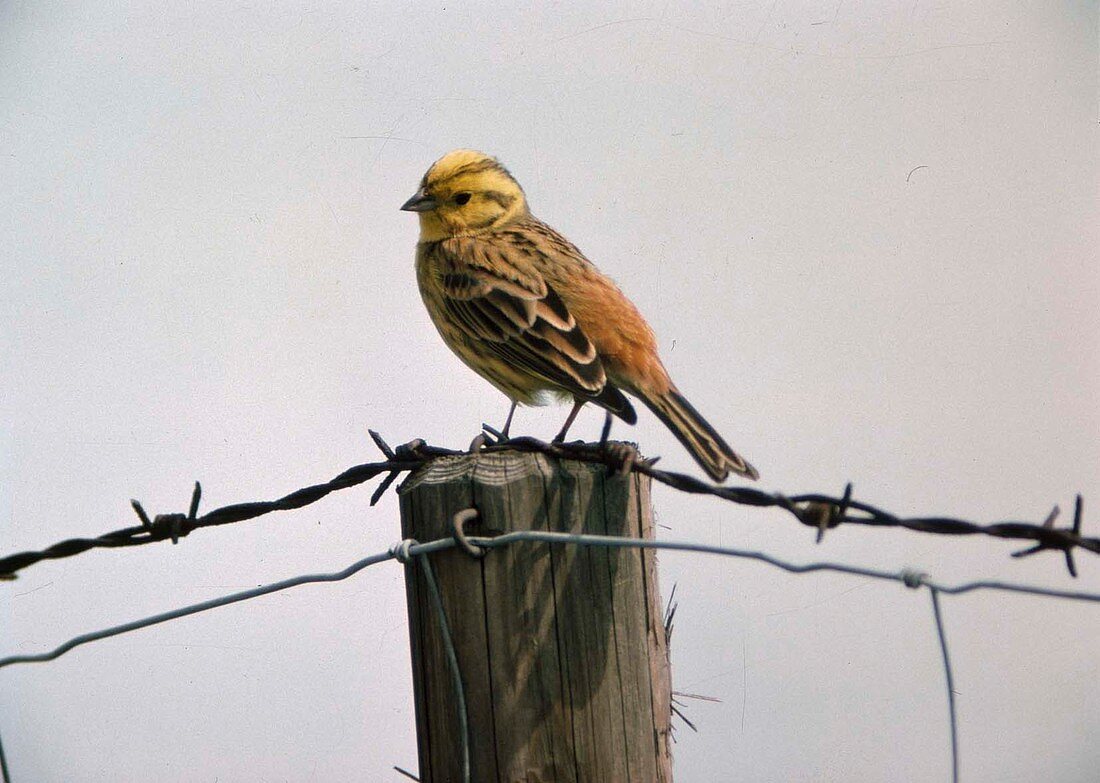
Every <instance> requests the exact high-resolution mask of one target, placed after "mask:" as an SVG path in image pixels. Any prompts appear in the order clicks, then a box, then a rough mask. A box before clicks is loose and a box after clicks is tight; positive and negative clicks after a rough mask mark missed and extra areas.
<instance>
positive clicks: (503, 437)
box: [478, 424, 509, 446]
mask: <svg viewBox="0 0 1100 783" xmlns="http://www.w3.org/2000/svg"><path fill="white" fill-rule="evenodd" d="M481 430H482V432H481V435H479V436H478V437H480V438H482V439H483V440H484V441H488V440H489V437H492V441H491V442H490V443H489V445H490V446H503V445H504V444H506V443H507V442H508V440H509V438H508V428H507V427H505V428H504V430H498V429H497V428H496V427H491V426H489V425H488V424H482V425H481Z"/></svg>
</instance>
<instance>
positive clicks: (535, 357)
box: [436, 237, 607, 398]
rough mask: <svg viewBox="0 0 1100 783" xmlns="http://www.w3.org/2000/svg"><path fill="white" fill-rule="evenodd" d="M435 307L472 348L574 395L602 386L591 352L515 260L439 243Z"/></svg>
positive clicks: (500, 250) (537, 277)
mask: <svg viewBox="0 0 1100 783" xmlns="http://www.w3.org/2000/svg"><path fill="white" fill-rule="evenodd" d="M436 252H438V253H439V254H440V257H439V261H440V262H441V263H440V264H439V265H438V267H437V268H438V270H439V272H440V273H441V278H440V282H441V284H442V291H443V304H444V307H445V308H446V310H447V312H448V314H449V315H450V317H451V321H452V322H453V323H454V324H455V325H456V326H458V327H459V328H460V329H462V331H464V332H465V333H466V335H467V337H469V338H470V339H471V340H472V341H473V342H475V343H476V344H478V345H479V346H481V347H482V348H484V349H485V350H486V351H488V352H489V353H492V354H495V355H496V356H497V357H499V358H500V359H502V360H503V361H505V362H508V363H510V364H512V365H514V366H518V367H522V368H523V369H525V370H527V371H528V372H530V373H532V374H533V375H536V376H538V377H540V378H543V379H545V380H547V381H550V382H551V383H553V384H556V385H558V386H561V387H563V388H565V389H567V390H568V391H570V392H573V393H574V394H576V395H578V396H580V397H587V398H592V397H596V396H598V395H599V394H600V392H601V391H602V390H603V388H604V385H605V384H606V383H607V375H606V373H605V372H604V367H603V363H602V362H601V361H600V357H599V356H598V355H597V354H596V348H595V346H594V345H592V342H591V341H590V340H589V339H588V337H587V336H585V334H584V332H583V331H581V329H580V327H579V326H578V325H577V322H576V320H575V319H574V318H573V316H572V314H570V312H569V310H568V308H566V306H565V303H564V302H562V300H561V297H559V296H558V294H557V292H555V291H554V289H553V288H551V287H550V286H549V285H548V284H547V283H546V281H545V280H544V279H543V277H542V275H541V274H539V272H538V270H537V269H535V268H534V266H533V265H532V264H531V263H530V262H529V261H528V260H526V259H525V258H524V257H523V256H522V254H521V253H519V252H517V251H516V250H515V249H514V248H511V247H509V246H507V245H498V244H496V243H489V242H486V241H484V240H479V239H476V238H474V237H456V238H452V239H447V240H444V241H443V242H440V243H439V246H438V248H437V251H436Z"/></svg>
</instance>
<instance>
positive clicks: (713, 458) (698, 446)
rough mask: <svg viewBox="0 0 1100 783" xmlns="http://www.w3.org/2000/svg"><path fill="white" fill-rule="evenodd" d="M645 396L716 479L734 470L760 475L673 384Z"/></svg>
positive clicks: (720, 478)
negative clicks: (662, 391) (659, 393)
mask: <svg viewBox="0 0 1100 783" xmlns="http://www.w3.org/2000/svg"><path fill="white" fill-rule="evenodd" d="M642 400H643V401H644V402H645V404H646V405H648V406H649V409H650V410H651V411H653V412H654V413H656V414H657V417H658V418H659V419H660V420H661V421H663V422H664V423H665V426H667V427H668V428H669V429H670V430H672V432H673V434H674V435H675V436H676V437H677V438H679V439H680V442H681V443H683V444H684V447H685V448H686V449H687V450H688V451H690V452H691V456H693V457H695V461H696V462H698V463H699V465H700V466H702V468H703V470H705V471H706V472H707V475H708V476H710V477H711V478H712V479H714V480H715V481H717V482H719V483H721V482H723V481H725V480H726V477H727V476H728V475H729V473H730V471H733V472H734V473H737V474H738V475H741V476H745V477H746V478H750V479H757V478H759V477H760V474H759V473H757V472H756V468H754V467H753V466H752V465H750V464H749V463H748V461H747V460H745V458H744V457H742V456H741V455H740V454H738V453H737V452H736V451H734V450H733V449H731V448H730V447H729V445H728V444H727V443H726V442H725V441H724V440H722V436H721V435H719V434H718V433H717V432H715V430H714V427H712V426H710V425H709V424H707V421H706V419H704V418H703V417H702V416H700V415H699V411H697V410H695V408H694V407H693V406H692V404H691V403H690V402H688V401H687V400H686V399H684V396H683V395H682V394H680V392H679V391H677V390H676V387H674V386H673V387H670V388H669V390H668V391H667V392H666V393H665V394H663V395H656V396H653V397H648V396H643V397H642Z"/></svg>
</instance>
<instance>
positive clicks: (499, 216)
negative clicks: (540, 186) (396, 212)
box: [401, 150, 527, 242]
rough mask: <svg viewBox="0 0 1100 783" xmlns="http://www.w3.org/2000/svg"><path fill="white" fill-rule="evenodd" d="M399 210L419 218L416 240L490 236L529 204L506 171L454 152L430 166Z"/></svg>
mask: <svg viewBox="0 0 1100 783" xmlns="http://www.w3.org/2000/svg"><path fill="white" fill-rule="evenodd" d="M401 209H403V210H405V211H407V212H417V213H419V214H420V241H421V242H433V241H436V240H439V239H446V238H447V237H455V236H473V235H475V234H480V233H483V232H485V231H492V230H493V229H495V228H499V227H501V226H503V225H506V224H507V223H510V222H511V221H513V220H515V219H516V218H519V217H523V216H524V215H526V214H527V199H526V198H525V197H524V195H523V188H521V187H520V186H519V183H518V182H516V181H515V180H514V179H513V178H512V175H511V174H509V173H508V169H506V168H504V166H502V165H500V162H499V161H497V159H496V158H492V157H490V156H488V155H485V154H484V153H481V152H475V151H474V150H454V151H453V152H448V153H447V154H446V155H444V156H443V157H442V158H440V159H439V160H437V161H436V162H435V163H433V164H432V167H431V168H430V169H428V172H427V173H426V174H425V175H424V178H423V179H422V180H420V190H418V191H417V192H416V195H415V196H413V197H412V198H410V199H409V200H408V201H406V202H405V203H404V204H403V205H402V207H401Z"/></svg>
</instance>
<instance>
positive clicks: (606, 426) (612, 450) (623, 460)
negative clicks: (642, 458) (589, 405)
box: [599, 411, 638, 476]
mask: <svg viewBox="0 0 1100 783" xmlns="http://www.w3.org/2000/svg"><path fill="white" fill-rule="evenodd" d="M604 415H605V416H606V418H605V419H604V420H603V429H602V430H601V431H600V443H599V448H600V449H602V450H603V451H604V452H605V453H607V454H608V455H609V456H610V457H611V458H612V459H613V460H615V461H616V462H617V463H618V465H616V466H614V467H615V472H617V473H618V474H619V475H620V476H625V475H627V474H628V473H630V471H631V469H632V468H633V467H634V463H635V462H637V461H638V450H637V449H636V448H634V447H633V446H631V445H630V444H629V443H611V442H609V441H608V438H609V437H610V436H611V411H607V412H606V413H605V414H604Z"/></svg>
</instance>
